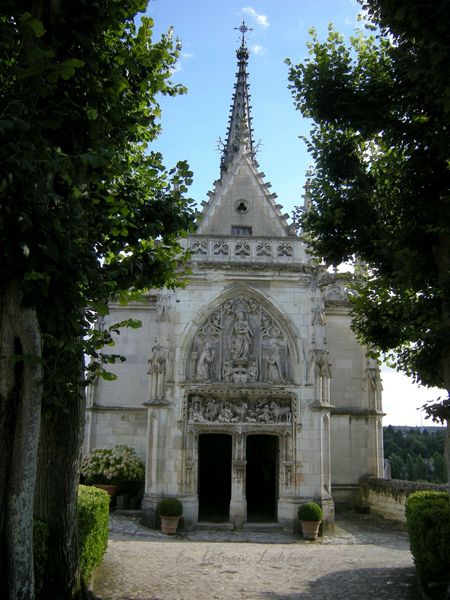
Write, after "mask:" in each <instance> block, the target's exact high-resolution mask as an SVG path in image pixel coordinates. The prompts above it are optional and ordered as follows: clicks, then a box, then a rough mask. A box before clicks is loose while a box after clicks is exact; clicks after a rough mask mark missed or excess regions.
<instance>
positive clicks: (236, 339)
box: [187, 296, 292, 384]
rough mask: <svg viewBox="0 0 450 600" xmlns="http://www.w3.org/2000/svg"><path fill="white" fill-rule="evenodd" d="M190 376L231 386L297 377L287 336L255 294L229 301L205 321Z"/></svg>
mask: <svg viewBox="0 0 450 600" xmlns="http://www.w3.org/2000/svg"><path fill="white" fill-rule="evenodd" d="M187 375H188V379H191V380H194V381H202V382H208V381H209V382H218V381H222V382H224V383H227V384H247V383H257V382H265V383H271V384H284V383H289V382H291V381H292V362H291V356H290V352H289V346H288V342H287V338H286V336H285V335H284V334H283V332H282V329H281V327H280V326H279V324H278V322H277V320H276V319H275V318H274V317H273V316H272V315H270V314H269V313H268V312H267V311H266V310H265V309H264V308H263V307H262V306H261V305H260V304H258V303H257V302H256V301H255V300H253V299H251V298H246V297H243V296H239V297H237V298H235V299H234V300H231V299H229V300H226V301H225V302H223V303H222V305H221V306H220V307H219V308H217V309H215V310H214V312H212V313H211V314H210V315H209V316H208V317H207V318H206V319H205V321H204V322H203V323H202V324H201V325H200V327H199V329H198V331H197V335H196V336H195V339H194V341H193V343H192V346H191V351H190V361H189V367H188V373H187Z"/></svg>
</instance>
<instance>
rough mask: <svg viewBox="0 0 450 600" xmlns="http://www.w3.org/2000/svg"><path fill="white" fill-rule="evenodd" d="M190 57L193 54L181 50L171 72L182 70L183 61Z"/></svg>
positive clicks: (193, 56)
mask: <svg viewBox="0 0 450 600" xmlns="http://www.w3.org/2000/svg"><path fill="white" fill-rule="evenodd" d="M190 58H195V54H191V53H189V52H182V53H181V55H180V57H179V59H178V60H177V62H176V63H175V65H174V67H172V73H179V72H180V71H182V70H183V66H184V63H185V62H186V61H187V60H189V59H190Z"/></svg>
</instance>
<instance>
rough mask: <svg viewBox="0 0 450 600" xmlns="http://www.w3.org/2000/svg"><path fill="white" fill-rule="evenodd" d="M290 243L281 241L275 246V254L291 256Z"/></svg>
mask: <svg viewBox="0 0 450 600" xmlns="http://www.w3.org/2000/svg"><path fill="white" fill-rule="evenodd" d="M292 252H293V250H292V244H290V243H289V242H281V243H279V244H278V246H277V256H292Z"/></svg>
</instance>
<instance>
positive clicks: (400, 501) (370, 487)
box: [360, 477, 447, 523]
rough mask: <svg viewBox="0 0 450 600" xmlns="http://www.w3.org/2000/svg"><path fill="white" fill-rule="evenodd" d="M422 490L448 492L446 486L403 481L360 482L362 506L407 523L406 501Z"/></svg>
mask: <svg viewBox="0 0 450 600" xmlns="http://www.w3.org/2000/svg"><path fill="white" fill-rule="evenodd" d="M422 490H434V491H444V492H445V491H446V490H447V486H446V485H436V484H433V483H418V482H416V481H404V480H401V479H380V478H377V477H363V478H362V479H361V481H360V494H361V505H363V506H364V505H368V506H369V507H370V511H371V513H373V514H375V515H378V516H380V517H383V518H384V519H391V520H394V521H400V522H402V523H404V522H405V503H406V499H407V498H408V496H409V495H410V494H412V493H413V492H419V491H422Z"/></svg>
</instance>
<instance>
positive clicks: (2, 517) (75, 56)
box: [0, 0, 194, 599]
mask: <svg viewBox="0 0 450 600" xmlns="http://www.w3.org/2000/svg"><path fill="white" fill-rule="evenodd" d="M146 4H147V2H146V0H98V1H97V0H96V1H92V0H71V1H70V2H69V1H64V0H19V1H16V0H4V1H3V2H2V5H1V11H0V164H1V170H0V247H1V248H2V261H1V262H0V280H1V287H0V371H1V372H0V440H1V447H0V450H1V451H0V537H1V538H2V545H1V547H0V576H1V577H2V581H4V582H6V584H5V585H6V588H7V590H8V591H7V597H11V598H27V599H29V598H32V597H33V569H32V560H31V558H32V556H31V554H32V552H31V548H32V545H31V536H32V512H33V508H34V512H35V514H36V515H37V516H38V517H39V518H40V519H41V520H42V521H44V522H45V523H46V524H47V525H48V532H49V538H48V543H49V556H50V560H49V563H48V569H46V571H45V574H44V575H45V577H44V582H43V587H42V591H41V594H42V596H43V597H46V598H50V597H52V598H57V597H58V598H59V597H61V598H62V597H70V598H77V597H80V594H81V593H82V589H81V586H80V580H79V556H78V550H77V530H76V494H77V485H78V476H79V460H80V445H81V441H82V432H83V426H84V385H85V381H84V374H83V358H84V356H85V355H86V354H88V355H90V356H91V357H93V358H94V359H95V361H96V362H95V361H94V363H93V374H94V375H95V374H97V373H98V372H101V370H102V363H104V362H105V361H108V360H111V359H110V357H108V356H107V355H105V353H103V352H102V351H100V348H101V347H102V346H104V344H105V342H108V343H109V342H111V333H110V332H108V331H106V332H105V331H101V330H99V329H94V328H93V325H94V323H95V322H96V321H97V319H98V317H99V315H103V314H105V313H106V312H107V310H108V309H107V306H108V302H110V301H111V300H112V299H115V300H125V299H127V298H130V297H131V296H132V294H133V292H134V291H136V293H137V292H138V291H139V290H142V289H144V288H148V287H150V286H155V287H161V286H174V285H176V284H177V283H178V282H179V280H180V274H181V273H182V270H181V265H182V260H183V258H182V255H181V248H180V246H179V245H178V243H177V241H176V237H177V236H179V235H182V234H184V232H186V231H187V230H188V229H189V228H190V227H191V226H192V223H193V218H194V213H193V210H192V207H191V203H190V201H189V200H188V199H186V197H185V194H186V192H187V188H188V185H189V183H190V181H191V177H192V173H191V172H190V171H189V168H188V165H187V164H186V163H185V162H180V163H178V164H177V165H176V166H174V167H173V168H171V169H167V168H166V167H165V166H164V164H163V158H162V156H161V155H160V154H159V153H158V152H154V151H152V142H153V141H154V140H155V138H156V136H157V135H158V132H159V129H160V125H159V124H158V118H159V115H160V109H159V105H158V97H159V95H160V94H166V95H176V94H178V93H181V92H183V91H184V90H183V88H181V87H180V86H178V85H174V84H173V83H172V82H171V81H170V76H171V74H172V72H173V68H174V65H175V62H176V60H177V57H178V53H179V47H178V44H177V43H176V42H175V41H174V40H173V39H172V33H171V32H170V31H169V32H168V33H167V34H166V35H163V36H162V38H161V39H160V40H159V41H156V42H153V41H152V27H153V22H152V20H151V19H149V18H142V19H141V20H140V19H139V16H138V13H139V12H140V11H144V10H145V8H146ZM138 23H139V24H138ZM125 324H127V325H135V323H133V322H132V321H129V322H127V323H125ZM41 393H42V397H43V404H42V411H41V406H40V397H41ZM41 414H42V420H41V421H40V416H41ZM39 438H40V439H39ZM37 439H39V461H38V470H37V473H38V475H37V479H36V478H35V474H36V464H37ZM35 485H36V489H35ZM50 490H51V493H50ZM3 540H5V541H4V543H3Z"/></svg>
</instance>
